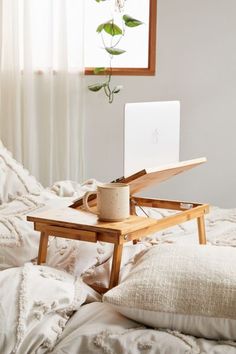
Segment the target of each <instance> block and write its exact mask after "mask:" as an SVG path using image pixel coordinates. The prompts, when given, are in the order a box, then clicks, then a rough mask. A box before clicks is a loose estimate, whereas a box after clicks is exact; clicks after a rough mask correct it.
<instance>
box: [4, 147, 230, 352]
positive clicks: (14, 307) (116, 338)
mask: <svg viewBox="0 0 236 354" xmlns="http://www.w3.org/2000/svg"><path fill="white" fill-rule="evenodd" d="M94 189H96V181H94V180H89V181H86V182H85V183H84V184H83V185H79V184H77V183H74V182H70V181H62V182H57V183H55V184H54V185H53V186H51V187H50V188H46V189H45V188H43V187H42V186H41V185H40V183H38V182H37V181H36V179H35V178H34V177H32V176H30V174H29V173H28V171H26V170H25V169H24V168H23V167H22V166H21V165H20V164H19V163H17V162H16V161H15V160H14V159H13V157H12V156H11V154H10V153H9V151H7V149H6V148H5V147H4V146H3V144H2V143H1V142H0V289H1V291H0V353H1V354H10V353H12V354H13V353H18V354H26V353H29V354H31V353H40V354H41V353H49V352H50V353H54V354H65V353H68V354H69V353H70V354H73V353H75V354H77V353H80V354H87V353H88V354H89V353H101V354H113V353H114V354H115V353H121V354H123V353H134V354H135V353H161V354H162V353H163V354H164V353H166V354H170V353H210V354H219V353H229V354H231V353H236V342H235V341H234V338H224V337H221V336H219V338H215V339H209V338H208V339H206V338H203V337H200V336H193V335H190V334H189V333H188V334H186V333H183V331H180V330H176V329H175V328H160V327H155V326H149V325H147V324H144V323H142V321H135V320H132V319H130V318H128V317H127V316H124V315H122V314H121V312H120V311H119V309H118V310H117V308H116V307H114V306H113V305H112V304H110V303H108V302H104V301H103V302H102V297H101V295H100V294H98V293H97V292H95V291H94V290H93V289H92V287H91V286H92V285H94V284H96V285H99V286H107V285H108V284H107V283H108V279H109V272H110V268H111V260H112V246H111V245H110V244H106V243H97V244H92V243H84V242H80V241H72V240H64V239H56V238H51V239H50V242H49V245H48V262H47V266H37V265H36V261H37V251H38V242H39V234H38V233H37V232H36V231H34V230H33V225H32V224H31V223H28V222H27V221H26V215H27V214H29V213H30V212H32V211H35V210H37V209H40V210H43V209H47V208H53V207H55V206H56V207H58V205H61V206H67V205H69V204H71V202H72V200H74V199H75V198H78V197H80V196H81V195H83V194H84V193H85V192H86V191H88V190H94ZM137 212H138V213H139V214H140V215H142V213H143V212H142V210H137ZM145 212H146V213H147V214H148V215H150V216H151V217H155V218H162V217H163V216H165V215H169V214H170V213H172V212H173V211H168V210H157V209H151V208H150V209H149V208H148V209H145ZM206 232H207V240H208V245H209V247H210V246H213V247H216V248H217V249H218V250H221V249H222V250H223V249H224V250H225V251H224V250H223V251H222V252H223V253H224V252H226V251H227V250H228V249H230V251H229V253H230V252H231V254H232V252H233V251H234V250H235V248H234V247H235V246H236V209H228V210H227V209H220V208H211V212H210V214H209V215H208V216H207V217H206ZM196 243H197V237H196V225H195V222H194V221H190V222H187V223H185V224H182V225H177V226H175V227H172V228H170V229H167V230H165V231H163V232H159V233H156V234H154V235H150V236H149V237H147V238H145V239H144V240H143V241H142V242H139V243H138V244H136V245H132V244H127V246H126V247H125V249H124V253H123V258H122V265H121V273H120V284H125V281H126V279H127V278H128V277H129V275H130V274H131V273H132V270H133V269H134V265H135V262H136V263H137V260H138V261H139V259H141V258H142V259H143V255H145V254H147V252H149V251H150V250H153V249H154V248H155V249H157V250H158V251H159V250H160V249H161V247H171V246H173V245H177V246H178V247H182V246H184V245H185V246H186V245H188V247H194V245H195V244H196ZM203 247H204V246H203ZM232 274H233V275H232V277H233V278H234V273H232ZM229 317H230V316H229ZM234 320H235V319H234V318H232V321H233V322H232V323H233V324H235V322H234Z"/></svg>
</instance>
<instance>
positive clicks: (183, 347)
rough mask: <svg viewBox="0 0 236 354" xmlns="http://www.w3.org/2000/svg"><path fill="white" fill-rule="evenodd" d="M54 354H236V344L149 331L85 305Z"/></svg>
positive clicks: (100, 306)
mask: <svg viewBox="0 0 236 354" xmlns="http://www.w3.org/2000/svg"><path fill="white" fill-rule="evenodd" d="M52 353H53V354H77V353H78V354H138V353H139V354H141V353H145V354H146V353H148V354H158V353H161V354H190V353H191V354H200V353H201V354H223V353H225V354H226V353H227V354H235V353H236V343H231V342H223V341H219V342H217V341H210V340H206V339H202V338H194V337H192V336H187V335H183V334H181V333H179V332H174V331H162V330H156V329H150V328H146V327H143V326H141V325H140V324H138V323H136V322H133V321H131V320H129V319H127V318H125V317H124V316H122V315H120V314H118V313H117V312H116V311H114V310H113V309H112V308H110V307H109V305H107V304H104V303H98V302H94V303H92V304H88V305H84V306H82V307H81V308H80V309H79V310H78V311H77V312H76V313H75V314H74V315H73V316H72V318H71V319H70V320H69V322H68V323H67V326H66V328H65V329H64V331H63V333H62V335H61V337H60V339H59V341H58V343H57V345H56V346H55V348H54V350H53V352H52Z"/></svg>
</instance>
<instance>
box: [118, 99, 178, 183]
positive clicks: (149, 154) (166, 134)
mask: <svg viewBox="0 0 236 354" xmlns="http://www.w3.org/2000/svg"><path fill="white" fill-rule="evenodd" d="M179 145H180V102H179V101H162V102H138V103H127V104H126V105H125V112H124V156H123V161H124V177H128V176H130V175H132V174H133V173H135V172H137V171H140V170H142V169H143V168H152V167H158V166H161V165H167V164H170V163H175V162H178V161H179Z"/></svg>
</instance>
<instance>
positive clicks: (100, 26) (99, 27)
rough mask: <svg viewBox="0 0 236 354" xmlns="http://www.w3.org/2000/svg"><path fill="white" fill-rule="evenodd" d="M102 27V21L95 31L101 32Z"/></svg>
mask: <svg viewBox="0 0 236 354" xmlns="http://www.w3.org/2000/svg"><path fill="white" fill-rule="evenodd" d="M103 28H104V23H102V24H101V25H99V26H98V28H97V32H98V33H101V32H102V30H103Z"/></svg>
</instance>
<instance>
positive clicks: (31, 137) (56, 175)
mask: <svg viewBox="0 0 236 354" xmlns="http://www.w3.org/2000/svg"><path fill="white" fill-rule="evenodd" d="M0 51H1V52H0V65H1V67H0V138H1V139H2V141H3V142H4V143H5V145H6V146H7V147H8V148H9V149H10V150H11V151H12V152H13V154H14V156H15V158H16V159H17V160H19V161H21V162H22V163H23V164H24V165H25V166H26V167H27V168H28V169H29V170H30V172H31V173H32V174H34V175H35V176H36V177H37V178H38V179H39V180H40V181H41V182H42V183H43V184H44V185H49V184H50V183H52V182H53V181H56V180H60V179H73V180H78V181H80V180H81V179H82V178H83V151H82V147H83V97H82V96H83V95H82V92H83V87H82V66H83V0H0Z"/></svg>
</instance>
